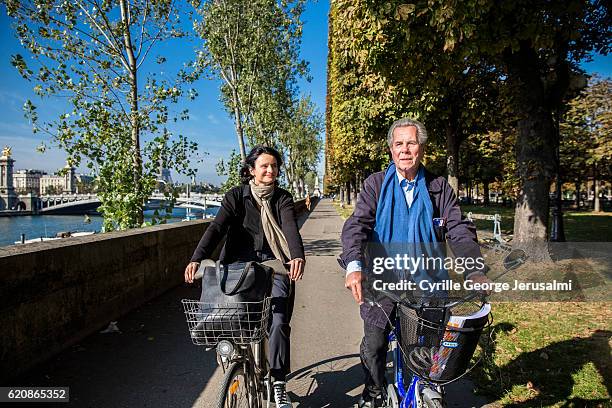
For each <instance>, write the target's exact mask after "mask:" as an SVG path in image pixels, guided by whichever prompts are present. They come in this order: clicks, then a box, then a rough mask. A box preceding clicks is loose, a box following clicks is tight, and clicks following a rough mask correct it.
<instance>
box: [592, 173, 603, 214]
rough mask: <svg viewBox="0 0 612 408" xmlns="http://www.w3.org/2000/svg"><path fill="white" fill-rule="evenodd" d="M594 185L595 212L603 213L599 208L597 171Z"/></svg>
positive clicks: (594, 175) (594, 174)
mask: <svg viewBox="0 0 612 408" xmlns="http://www.w3.org/2000/svg"><path fill="white" fill-rule="evenodd" d="M593 184H594V187H595V197H593V210H594V211H595V212H599V211H601V208H600V206H599V180H597V170H596V169H593Z"/></svg>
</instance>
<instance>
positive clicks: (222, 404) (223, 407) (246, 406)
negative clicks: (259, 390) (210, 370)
mask: <svg viewBox="0 0 612 408" xmlns="http://www.w3.org/2000/svg"><path fill="white" fill-rule="evenodd" d="M251 390H252V385H251V381H250V378H249V376H248V374H246V373H245V372H244V368H243V365H242V363H241V362H237V363H232V365H230V367H229V368H228V370H227V371H226V373H225V377H224V378H223V382H222V383H221V389H220V390H219V396H218V399H217V407H218V408H258V405H257V403H256V402H255V400H256V398H257V396H256V395H254V391H253V392H252V391H251ZM249 394H250V395H249Z"/></svg>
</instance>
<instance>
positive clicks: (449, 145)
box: [446, 121, 459, 194]
mask: <svg viewBox="0 0 612 408" xmlns="http://www.w3.org/2000/svg"><path fill="white" fill-rule="evenodd" d="M446 168H447V171H448V184H450V186H451V187H452V188H453V190H455V194H458V193H459V138H458V137H457V129H456V128H455V127H454V126H453V125H452V124H451V123H450V121H449V122H448V123H447V124H446Z"/></svg>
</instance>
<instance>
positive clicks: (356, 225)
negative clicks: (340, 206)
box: [339, 169, 485, 328]
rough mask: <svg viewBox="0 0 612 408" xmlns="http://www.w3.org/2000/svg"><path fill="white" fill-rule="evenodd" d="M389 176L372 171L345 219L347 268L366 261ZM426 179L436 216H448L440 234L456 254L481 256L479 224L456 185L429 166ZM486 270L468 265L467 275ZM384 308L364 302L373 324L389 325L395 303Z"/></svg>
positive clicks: (385, 303)
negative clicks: (464, 211)
mask: <svg viewBox="0 0 612 408" xmlns="http://www.w3.org/2000/svg"><path fill="white" fill-rule="evenodd" d="M384 179H385V172H384V171H381V172H378V173H374V174H372V175H371V176H370V177H368V178H367V179H366V180H365V181H364V183H363V189H362V190H361V192H360V193H359V197H358V199H357V203H356V204H355V211H354V212H353V215H351V216H350V217H349V219H348V220H346V222H345V223H344V227H343V228H342V254H341V255H340V259H339V261H340V264H341V265H342V267H343V268H344V269H346V266H347V265H348V264H349V262H351V261H354V260H359V261H361V262H362V264H365V263H364V261H365V259H364V254H363V252H364V248H365V246H366V243H367V242H368V241H369V239H370V238H371V234H372V231H373V230H374V224H376V207H377V206H378V198H379V197H380V190H381V188H382V183H383V181H384ZM425 183H426V184H427V190H428V191H429V198H430V199H431V203H432V205H433V217H434V218H444V219H445V220H446V228H445V230H444V231H443V232H442V233H441V234H439V235H438V234H437V235H438V239H439V241H445V240H447V241H448V243H449V245H450V247H451V249H452V251H453V254H454V255H455V256H456V257H471V258H474V259H475V258H478V257H481V256H482V255H481V252H480V246H479V245H478V240H477V238H476V227H474V224H473V223H472V222H470V221H468V220H467V219H466V218H464V217H463V216H462V215H461V210H460V208H459V205H458V203H457V196H456V195H455V192H454V191H453V189H452V187H451V186H450V185H449V184H448V182H447V181H446V179H444V178H443V177H437V176H435V175H433V174H432V173H430V172H429V171H427V169H426V170H425ZM484 272H485V271H484V270H479V269H471V270H468V269H466V271H465V273H464V276H465V277H466V279H467V278H468V277H470V275H473V274H480V273H484ZM380 303H381V306H382V308H383V309H384V310H385V312H383V311H382V310H381V308H379V307H372V306H371V305H369V304H368V303H367V302H366V303H363V304H361V306H360V314H361V318H362V319H363V320H365V321H366V322H368V323H369V324H372V325H375V326H378V327H380V328H384V327H385V326H386V325H387V317H386V316H385V313H387V314H389V313H391V311H392V310H393V304H392V303H391V301H389V300H388V299H383V300H381V301H380Z"/></svg>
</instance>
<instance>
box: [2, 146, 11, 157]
mask: <svg viewBox="0 0 612 408" xmlns="http://www.w3.org/2000/svg"><path fill="white" fill-rule="evenodd" d="M2 156H3V157H11V148H10V147H9V146H4V149H2Z"/></svg>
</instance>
